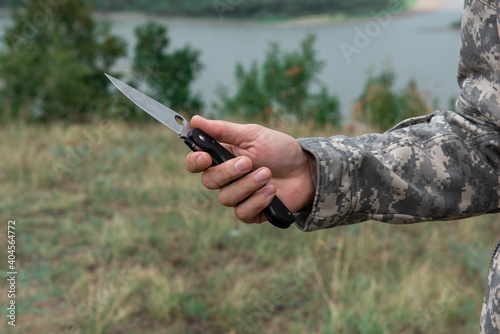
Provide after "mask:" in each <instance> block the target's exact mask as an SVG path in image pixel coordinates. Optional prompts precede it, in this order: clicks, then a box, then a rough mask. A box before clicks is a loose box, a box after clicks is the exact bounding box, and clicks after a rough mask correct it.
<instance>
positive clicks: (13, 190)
mask: <svg viewBox="0 0 500 334" xmlns="http://www.w3.org/2000/svg"><path fill="white" fill-rule="evenodd" d="M309 130H311V129H309ZM309 130H303V129H302V130H299V127H298V126H296V127H292V129H291V132H292V134H293V135H295V136H308V134H309V133H308V131H309ZM325 132H326V131H325ZM321 135H326V133H325V134H321ZM0 151H1V152H2V157H3V159H2V162H1V165H0V182H1V187H0V194H1V198H2V201H1V202H0V212H1V216H2V217H4V218H3V220H4V222H6V221H7V219H8V218H16V219H17V226H18V230H17V242H18V251H17V254H16V255H17V266H18V270H19V273H20V274H19V276H18V282H17V283H18V295H17V296H16V297H17V298H16V301H17V305H18V310H17V311H18V318H17V326H16V327H15V329H12V328H10V326H7V325H6V322H5V321H2V322H1V325H0V326H1V327H3V328H0V332H2V333H16V334H17V333H36V334H41V333H50V334H53V333H176V334H177V333H339V334H340V333H433V334H435V333H475V332H477V327H478V322H479V313H480V310H481V305H482V298H483V290H484V282H485V277H486V274H487V270H488V263H489V258H490V254H491V252H492V250H493V247H494V245H495V244H496V241H497V239H499V238H500V237H498V236H499V235H500V233H499V232H500V226H499V225H498V223H497V220H498V216H484V217H481V218H477V219H470V220H467V221H460V222H446V223H428V224H419V225H413V226H391V225H384V224H380V223H373V222H372V223H365V224H360V225H354V226H349V227H341V228H337V229H334V230H326V231H320V232H315V233H310V234H305V233H301V232H300V231H298V230H297V229H294V228H292V229H289V230H286V231H282V230H278V229H276V228H273V227H272V226H271V225H269V224H263V225H261V226H245V225H243V224H240V223H238V222H237V221H235V219H234V218H233V215H232V210H230V209H226V208H223V207H222V206H221V205H219V204H218V202H217V200H216V198H217V196H216V194H215V193H213V192H210V191H207V190H205V189H203V188H202V187H201V185H200V182H199V177H198V176H195V175H190V174H188V173H187V172H185V171H184V169H183V168H184V162H183V160H184V156H185V154H186V153H187V151H188V149H187V147H185V146H184V145H183V144H182V142H180V141H179V140H177V139H176V138H175V135H172V134H171V133H170V132H169V131H168V129H166V128H164V127H162V126H160V125H158V124H155V123H153V124H151V125H130V124H125V123H119V122H118V123H107V124H104V123H96V124H87V125H71V126H68V127H65V126H62V125H52V126H47V127H42V126H28V125H22V124H21V125H9V126H5V127H3V128H2V131H1V138H0ZM75 152H76V153H75ZM4 233H5V231H4ZM1 240H2V241H0V246H1V247H0V255H1V257H2V258H3V259H4V263H5V262H6V258H7V255H6V243H5V240H6V239H5V238H3V239H1ZM2 268H5V267H2ZM4 272H6V270H4ZM6 303H7V296H6V293H2V294H0V305H4V306H5V305H6Z"/></svg>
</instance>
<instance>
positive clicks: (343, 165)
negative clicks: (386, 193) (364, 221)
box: [295, 136, 360, 232]
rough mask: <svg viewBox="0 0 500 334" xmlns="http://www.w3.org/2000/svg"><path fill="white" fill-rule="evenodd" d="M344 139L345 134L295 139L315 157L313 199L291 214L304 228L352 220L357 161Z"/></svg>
mask: <svg viewBox="0 0 500 334" xmlns="http://www.w3.org/2000/svg"><path fill="white" fill-rule="evenodd" d="M347 140H348V138H347V137H345V136H335V137H332V138H303V139H298V142H299V144H300V145H301V147H302V149H303V150H305V151H308V152H310V153H311V154H312V155H313V156H314V157H315V158H316V163H317V168H318V169H317V175H318V180H317V188H316V196H315V198H314V202H313V204H312V206H310V207H308V208H304V209H303V210H300V211H299V212H297V213H296V214H295V219H296V225H297V227H298V228H299V229H300V230H302V231H304V232H311V231H316V230H320V229H326V228H332V227H336V226H341V225H347V224H350V223H352V222H350V221H349V218H350V216H351V213H352V211H353V208H354V205H355V198H354V197H355V195H356V172H355V166H356V165H357V163H356V161H355V158H354V157H355V150H353V148H352V147H350V146H352V145H348V143H347ZM357 156H358V157H359V156H360V155H357Z"/></svg>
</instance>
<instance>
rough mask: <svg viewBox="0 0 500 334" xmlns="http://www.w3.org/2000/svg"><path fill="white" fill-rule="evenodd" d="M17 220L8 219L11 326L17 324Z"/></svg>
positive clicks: (8, 285) (8, 292)
mask: <svg viewBox="0 0 500 334" xmlns="http://www.w3.org/2000/svg"><path fill="white" fill-rule="evenodd" d="M16 236H17V235H16V220H15V219H9V220H8V221H7V264H8V266H7V268H8V271H7V298H8V303H7V319H8V321H7V323H8V325H9V326H12V327H15V326H16V315H17V305H16V293H17V288H16V283H17V264H16Z"/></svg>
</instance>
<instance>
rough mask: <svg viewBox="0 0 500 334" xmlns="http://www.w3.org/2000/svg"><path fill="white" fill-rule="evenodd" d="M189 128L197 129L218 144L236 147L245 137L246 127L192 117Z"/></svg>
mask: <svg viewBox="0 0 500 334" xmlns="http://www.w3.org/2000/svg"><path fill="white" fill-rule="evenodd" d="M191 127H193V128H198V129H200V130H202V131H203V132H205V133H206V134H207V135H209V136H210V137H212V138H213V139H215V140H217V141H218V142H222V143H226V144H232V145H238V144H239V143H240V142H241V141H242V137H244V135H245V131H246V130H247V126H245V125H243V124H237V123H231V122H226V121H220V120H218V121H212V120H208V119H205V118H203V117H201V116H198V115H196V116H193V118H192V119H191Z"/></svg>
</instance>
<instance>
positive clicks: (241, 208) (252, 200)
mask: <svg viewBox="0 0 500 334" xmlns="http://www.w3.org/2000/svg"><path fill="white" fill-rule="evenodd" d="M275 195H276V187H275V186H274V185H272V184H268V185H267V186H265V187H264V188H262V189H260V190H258V191H257V192H255V193H254V194H253V195H252V196H251V197H249V198H248V199H247V200H245V201H243V202H241V203H240V204H238V205H237V206H235V207H234V213H235V215H236V217H237V218H238V219H239V220H241V221H242V222H244V223H247V224H260V223H262V222H264V221H266V220H267V218H266V217H265V216H264V214H263V213H261V212H262V210H264V209H265V208H267V207H268V206H269V205H270V204H271V201H272V200H273V198H274V196H275ZM256 213H257V215H256Z"/></svg>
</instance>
